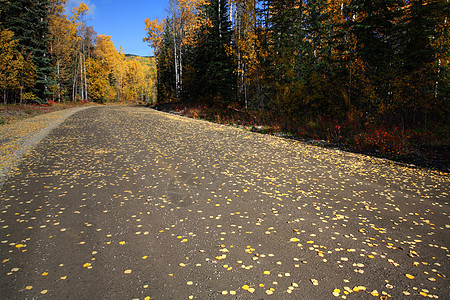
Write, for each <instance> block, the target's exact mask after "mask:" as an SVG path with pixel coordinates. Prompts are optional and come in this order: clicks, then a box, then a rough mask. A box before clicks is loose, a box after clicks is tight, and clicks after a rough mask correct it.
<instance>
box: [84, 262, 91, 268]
mask: <svg viewBox="0 0 450 300" xmlns="http://www.w3.org/2000/svg"><path fill="white" fill-rule="evenodd" d="M90 265H91V264H90V263H85V264H84V265H83V267H85V268H87V267H89V266H90Z"/></svg>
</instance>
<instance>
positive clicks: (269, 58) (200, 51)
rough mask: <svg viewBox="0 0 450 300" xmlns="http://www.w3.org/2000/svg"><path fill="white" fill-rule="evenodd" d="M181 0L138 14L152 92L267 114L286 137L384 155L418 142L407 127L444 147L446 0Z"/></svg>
mask: <svg viewBox="0 0 450 300" xmlns="http://www.w3.org/2000/svg"><path fill="white" fill-rule="evenodd" d="M185 2H186V1H180V0H178V1H177V0H173V1H171V2H170V10H169V11H170V12H171V13H170V14H169V15H168V16H167V18H166V19H164V20H163V21H161V22H156V21H150V20H147V21H146V24H147V25H148V26H147V31H148V37H147V38H146V40H147V41H148V42H149V44H150V46H152V47H153V48H154V49H155V55H156V60H157V66H158V101H159V102H174V103H180V105H181V106H183V105H186V106H188V107H196V105H197V104H196V103H201V105H200V107H204V106H203V105H204V104H206V105H208V106H210V107H216V108H217V107H221V110H222V112H220V111H217V115H218V116H219V115H227V114H228V113H227V111H229V110H230V108H229V107H230V106H231V107H239V109H238V110H244V111H248V112H249V115H252V114H253V113H250V112H265V113H261V114H265V115H270V116H271V121H270V122H269V123H278V124H277V125H276V126H278V127H279V128H280V129H281V130H284V131H286V132H290V133H292V134H294V135H297V136H309V137H310V138H321V139H326V140H330V141H334V142H339V143H345V144H347V145H351V146H352V147H356V148H357V149H360V150H361V151H369V152H376V153H390V154H392V156H401V155H408V153H409V152H410V151H412V148H417V147H419V146H417V145H418V144H417V143H416V142H418V141H417V140H416V139H415V138H414V136H415V134H412V133H414V132H422V138H421V141H422V142H423V140H424V139H425V140H427V141H428V144H433V143H434V144H439V145H441V144H446V145H448V142H449V125H448V124H449V123H448V121H449V107H450V105H449V104H450V103H449V99H450V94H449V92H450V88H449V78H450V77H449V69H448V62H449V57H450V56H449V50H448V49H450V39H449V36H450V35H449V32H448V28H449V27H448V26H449V25H448V15H449V10H450V8H449V4H448V2H446V1H440V0H432V1H419V0H414V1H402V0H392V1H365V0H338V1H334V0H313V1H304V0H289V1H275V0H258V1H255V0H228V1H226V0H221V1H218V0H211V1H209V2H206V3H205V2H204V1H188V2H190V3H191V4H192V6H189V7H186V6H185ZM186 9H192V12H191V13H190V14H185V13H184V14H181V13H180V12H184V11H185V10H186ZM192 18H195V19H196V20H198V19H201V20H202V21H201V22H198V21H196V22H197V23H200V24H203V26H200V27H199V26H194V27H192V26H187V25H186V24H189V22H190V21H191V19H192ZM180 35H182V36H189V37H191V39H190V40H189V43H183V42H182V40H180V39H179V36H180ZM192 38H193V40H192ZM217 119H218V120H220V119H221V117H220V116H219V117H218V118H217ZM275 120H282V122H278V121H277V122H275ZM424 135H426V136H427V138H423V136H424ZM415 140H416V142H414V141H415ZM422 142H421V143H422ZM422 144H423V143H422ZM408 145H410V146H408ZM411 145H413V146H411ZM414 145H416V146H414Z"/></svg>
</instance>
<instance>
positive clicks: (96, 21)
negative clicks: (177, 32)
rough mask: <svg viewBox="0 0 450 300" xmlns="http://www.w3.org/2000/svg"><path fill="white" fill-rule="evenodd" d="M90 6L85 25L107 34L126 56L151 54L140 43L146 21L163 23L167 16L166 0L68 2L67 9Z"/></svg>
mask: <svg viewBox="0 0 450 300" xmlns="http://www.w3.org/2000/svg"><path fill="white" fill-rule="evenodd" d="M82 2H83V3H85V4H86V5H87V6H88V7H89V10H90V12H89V14H88V16H87V23H88V25H91V26H93V27H94V30H95V31H96V32H97V34H104V35H110V36H111V39H112V41H113V42H114V45H115V46H116V47H117V49H119V47H120V46H122V48H123V49H124V52H125V53H127V54H136V55H140V56H148V55H153V50H152V48H150V47H149V46H147V44H146V43H144V42H143V41H142V39H143V38H144V37H145V35H146V32H145V23H144V21H145V19H146V18H149V19H156V18H157V19H158V20H162V19H163V18H165V16H166V15H167V13H166V8H168V0H68V1H67V9H68V10H70V9H72V8H73V7H75V6H78V5H79V4H80V3H82Z"/></svg>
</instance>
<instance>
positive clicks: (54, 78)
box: [0, 0, 156, 104]
mask: <svg viewBox="0 0 450 300" xmlns="http://www.w3.org/2000/svg"><path fill="white" fill-rule="evenodd" d="M66 2H67V1H66V0H14V1H8V0H0V91H1V94H0V98H1V99H2V103H3V104H8V103H20V104H22V103H37V104H43V103H47V104H48V103H52V102H89V101H94V102H99V103H103V102H108V101H110V102H122V101H142V102H146V101H149V99H151V98H152V93H154V86H155V80H156V70H155V68H154V67H152V66H151V65H149V64H148V63H146V62H144V61H142V60H140V59H138V58H135V57H134V58H133V57H126V56H125V54H124V52H123V50H122V49H121V48H120V49H117V48H116V47H115V46H114V44H113V42H112V40H111V37H110V36H107V35H97V33H96V32H95V30H94V28H92V27H91V26H88V25H87V22H86V15H87V12H88V10H89V8H88V7H87V5H85V4H83V3H81V4H80V5H79V6H78V7H76V8H74V9H72V11H70V12H66Z"/></svg>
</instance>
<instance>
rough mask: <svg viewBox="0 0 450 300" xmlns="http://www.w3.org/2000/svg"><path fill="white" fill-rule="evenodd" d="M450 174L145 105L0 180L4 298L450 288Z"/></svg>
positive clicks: (54, 145) (110, 111)
mask: <svg viewBox="0 0 450 300" xmlns="http://www.w3.org/2000/svg"><path fill="white" fill-rule="evenodd" d="M449 182H450V180H449V176H448V175H447V174H442V173H438V172H432V171H427V170H420V169H414V168H410V167H407V166H402V165H397V164H394V163H391V162H389V161H384V160H379V159H374V158H370V157H366V156H363V155H357V154H351V153H346V152H342V151H339V150H332V149H323V148H318V147H314V146H310V145H306V144H303V143H299V142H292V141H287V140H283V139H280V138H276V137H273V136H269V135H261V134H257V133H251V132H247V131H243V130H240V129H236V128H232V127H228V126H221V125H217V124H212V123H207V122H204V121H199V120H193V119H188V118H184V117H179V116H175V115H170V114H166V113H161V112H157V111H154V110H151V109H148V108H144V107H92V108H88V109H85V110H83V111H79V112H77V113H75V114H74V115H73V116H71V117H70V118H68V119H66V120H65V121H64V122H62V123H61V124H60V125H59V126H57V127H56V128H54V129H53V130H52V131H51V132H50V134H49V135H48V136H47V137H46V138H45V139H43V140H42V141H41V142H40V143H39V144H37V146H36V147H35V148H34V149H33V150H32V151H31V152H30V153H29V154H26V155H25V156H24V158H23V161H22V164H21V165H20V166H19V167H18V168H17V170H16V171H15V172H14V173H13V174H11V175H10V177H9V179H7V180H6V181H5V182H4V184H3V186H2V188H1V191H0V205H1V211H0V262H1V264H0V295H1V296H0V297H1V298H2V299H46V298H48V299H337V298H339V299H422V298H431V299H450V283H449V276H450V263H449V259H450V253H449V246H450V242H449V241H450V220H449V212H450V210H449V194H448V193H449Z"/></svg>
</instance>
